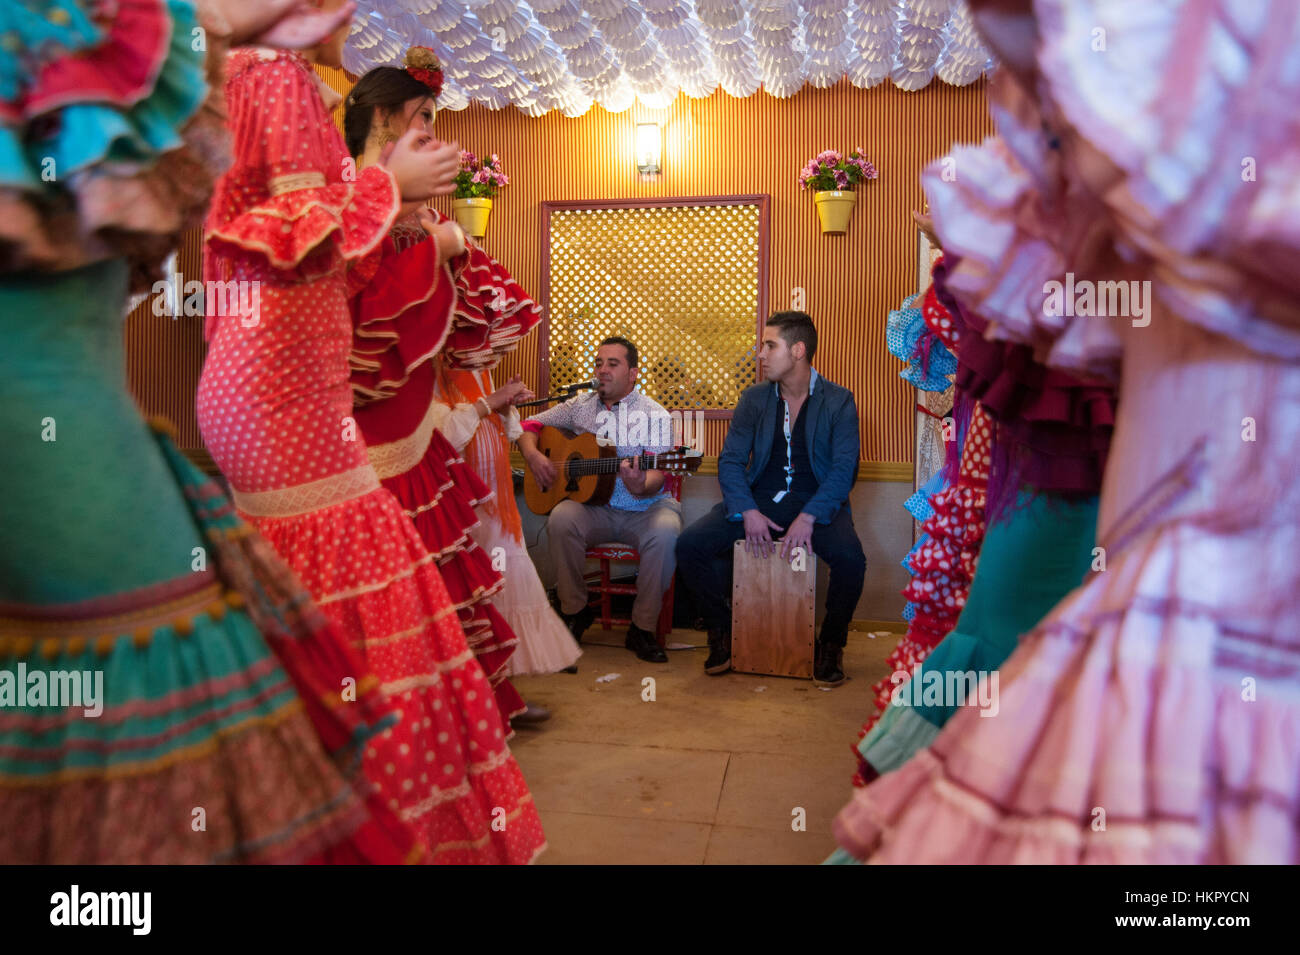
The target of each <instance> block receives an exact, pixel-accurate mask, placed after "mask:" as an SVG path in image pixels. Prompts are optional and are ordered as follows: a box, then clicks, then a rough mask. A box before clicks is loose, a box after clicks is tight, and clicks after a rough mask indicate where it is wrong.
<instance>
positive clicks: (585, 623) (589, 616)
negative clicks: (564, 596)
mask: <svg viewBox="0 0 1300 955" xmlns="http://www.w3.org/2000/svg"><path fill="white" fill-rule="evenodd" d="M560 618H561V619H562V620H563V621H564V625H565V626H566V627H568V628H569V633H571V634H573V639H574V640H576V641H578V642H579V643H582V635H583V634H584V633H586V632H587V628H588V627H590V626H591V623H592V621H593V620H595V619H596V611H595V610H593V609H592V608H591V604H587V606H585V607H583V608H582V609H581V610H579V611H578V612H577V613H561V614H560Z"/></svg>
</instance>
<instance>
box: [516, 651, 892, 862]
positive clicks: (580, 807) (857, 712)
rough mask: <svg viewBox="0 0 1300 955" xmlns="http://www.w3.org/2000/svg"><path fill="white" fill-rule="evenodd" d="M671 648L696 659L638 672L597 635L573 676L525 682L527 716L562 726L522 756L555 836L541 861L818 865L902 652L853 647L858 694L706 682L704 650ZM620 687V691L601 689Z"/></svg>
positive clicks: (531, 739) (528, 733)
mask: <svg viewBox="0 0 1300 955" xmlns="http://www.w3.org/2000/svg"><path fill="white" fill-rule="evenodd" d="M668 640H669V642H678V643H692V644H698V645H700V649H693V650H675V651H670V653H669V661H668V663H667V664H659V665H656V664H652V663H643V662H641V661H640V660H638V659H637V658H636V657H635V656H633V655H632V654H631V653H629V652H628V651H627V650H624V649H623V647H622V639H621V635H616V634H613V633H603V632H601V631H592V632H590V633H589V634H588V636H587V639H586V641H585V642H584V645H583V648H584V650H585V652H584V654H583V657H582V659H581V660H580V661H579V671H578V674H577V675H576V676H575V675H570V674H565V673H559V674H555V675H554V676H546V677H529V678H525V679H519V680H516V685H517V686H518V687H519V689H520V691H521V692H522V693H523V694H524V696H525V697H526V698H527V699H528V700H530V701H531V702H534V703H538V704H541V705H543V706H546V707H548V708H549V709H551V711H552V712H553V713H554V716H553V717H552V719H551V720H550V721H549V722H547V723H543V724H541V726H540V727H538V728H534V729H530V728H521V729H520V730H519V732H518V733H517V735H516V737H515V740H514V742H513V743H512V748H513V750H514V753H515V755H516V757H517V758H518V760H519V763H520V765H521V766H522V767H523V770H524V775H525V777H526V778H527V780H528V784H529V786H530V787H531V789H532V792H533V796H534V798H535V799H536V800H537V806H538V810H539V811H540V813H541V816H542V824H543V825H544V826H545V827H546V833H547V840H548V842H549V844H550V849H549V850H548V851H547V852H546V853H545V854H544V855H543V856H542V858H541V860H540V861H541V862H542V863H543V864H547V863H549V864H555V865H562V864H586V863H622V864H633V865H638V864H639V865H646V864H662V863H677V864H698V863H712V864H772V863H798V864H804V863H806V864H814V863H817V862H820V861H821V860H822V859H824V858H825V857H826V855H827V854H828V853H829V852H830V851H831V849H832V847H833V840H832V839H831V836H830V823H831V819H832V818H833V817H834V815H835V813H836V812H838V811H839V808H840V807H841V806H842V805H843V804H844V802H845V801H846V800H847V799H848V796H849V793H850V790H851V786H850V785H849V777H850V776H851V775H852V773H853V769H854V765H855V764H854V760H853V756H852V753H851V752H850V747H851V746H852V744H853V742H854V741H855V740H856V738H857V731H858V728H859V727H860V726H861V724H862V721H863V719H864V718H865V716H866V714H867V712H868V709H869V706H870V688H871V684H872V683H874V682H875V681H876V680H878V679H880V678H881V677H882V676H883V675H884V673H885V667H884V660H885V657H886V656H887V655H888V653H889V651H890V650H891V649H893V646H894V643H895V642H896V640H897V638H896V637H889V638H884V637H882V638H880V639H872V638H871V637H869V636H868V635H867V634H865V633H853V634H851V635H850V637H849V646H848V649H847V651H846V652H845V655H844V664H845V672H846V673H847V674H848V675H849V677H850V679H849V681H848V682H846V683H845V684H844V685H843V686H841V687H838V688H836V689H834V690H821V689H819V688H817V687H816V686H814V685H813V684H812V682H811V681H806V680H791V679H781V678H777V677H760V676H751V675H748V674H737V673H729V674H727V675H725V676H722V677H710V676H707V675H706V674H705V673H704V669H703V667H704V657H705V650H704V649H703V644H704V635H703V634H699V633H695V632H692V631H680V630H678V631H674V632H673V633H672V634H670V635H669V637H668ZM611 673H617V674H619V677H618V678H617V679H615V680H612V681H609V682H602V683H597V682H596V678H597V677H600V676H605V675H607V674H611ZM645 678H652V679H653V681H654V683H653V685H652V686H648V685H646V684H644V683H643V680H644V679H645ZM651 690H653V694H652V693H651ZM651 696H653V699H649V697H651ZM800 819H802V820H803V823H804V828H803V829H802V830H797V829H796V828H795V824H796V822H797V821H799V820H800Z"/></svg>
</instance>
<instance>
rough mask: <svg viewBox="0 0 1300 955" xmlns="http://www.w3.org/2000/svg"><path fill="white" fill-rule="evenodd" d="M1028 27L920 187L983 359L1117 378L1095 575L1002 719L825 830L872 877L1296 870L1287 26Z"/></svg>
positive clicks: (1297, 441)
mask: <svg viewBox="0 0 1300 955" xmlns="http://www.w3.org/2000/svg"><path fill="white" fill-rule="evenodd" d="M973 6H975V8H976V17H977V19H978V18H979V17H980V16H981V8H982V6H983V4H979V3H976V4H973ZM1033 15H1034V20H1035V24H1034V25H1035V28H1036V30H1037V34H1038V44H1037V46H1036V47H1035V50H1034V54H1033V59H1032V60H1031V61H1028V62H1021V60H1023V58H1024V57H1025V55H1026V54H1025V53H1024V52H1023V51H1020V52H1019V53H1018V52H1017V51H1016V50H1005V51H999V54H1000V55H1001V56H1002V58H1003V61H1004V62H1009V63H1012V64H1013V65H1016V66H1018V68H1019V73H1018V75H1015V76H1013V75H1012V74H1011V72H1010V71H1009V69H1007V68H1004V69H1003V71H1002V73H1001V74H1000V75H999V76H998V78H997V79H996V80H995V82H994V84H993V88H992V89H991V91H990V105H991V109H992V111H993V115H994V119H995V121H996V124H997V127H998V130H999V134H1000V136H999V138H997V139H994V140H991V141H989V142H988V143H986V144H984V145H982V146H980V147H958V148H957V149H956V150H955V152H954V158H955V159H956V161H957V165H958V168H960V169H961V170H962V173H961V175H960V176H959V177H958V180H957V181H954V182H944V181H943V179H942V176H941V174H940V170H938V169H937V168H934V169H931V170H929V171H928V172H927V174H926V176H925V185H926V192H927V196H928V198H929V201H930V206H931V210H932V213H933V217H934V221H935V224H936V229H937V231H938V233H939V235H940V237H941V239H942V241H943V243H944V248H945V249H946V250H947V251H948V252H949V253H951V254H955V255H957V256H960V257H961V261H960V264H959V265H958V266H957V267H956V268H955V269H954V271H953V273H952V275H951V276H950V278H949V281H948V288H949V289H950V290H951V291H952V292H953V293H954V294H955V295H956V296H957V297H958V298H959V299H960V300H961V301H962V302H963V304H964V305H966V306H968V307H969V308H971V309H972V310H973V311H975V312H977V313H979V314H980V315H981V316H983V317H984V318H986V319H988V320H989V322H990V326H989V328H988V329H987V330H986V332H985V335H986V337H988V338H990V339H996V338H1002V339H1009V340H1015V341H1021V342H1024V343H1027V344H1029V345H1031V346H1033V347H1034V349H1035V353H1036V355H1037V356H1038V357H1039V358H1041V359H1042V360H1043V361H1044V362H1045V363H1047V364H1048V365H1051V366H1054V367H1057V368H1061V369H1063V370H1066V371H1069V372H1071V373H1074V374H1079V375H1088V374H1101V375H1108V376H1110V377H1111V378H1112V379H1113V380H1117V381H1118V384H1119V406H1118V413H1117V418H1116V424H1115V430H1114V435H1113V440H1112V443H1111V446H1110V450H1109V454H1108V459H1107V463H1106V471H1105V475H1104V480H1103V484H1102V494H1101V505H1100V514H1099V518H1098V532H1099V533H1098V541H1099V544H1100V546H1101V547H1102V548H1103V549H1104V550H1103V552H1101V553H1100V554H1099V557H1101V558H1103V559H1104V564H1102V563H1098V564H1097V565H1096V566H1097V567H1098V569H1097V570H1096V571H1095V572H1094V573H1092V574H1091V575H1090V576H1089V578H1088V579H1087V580H1086V581H1085V582H1084V583H1083V584H1082V585H1081V586H1080V587H1078V588H1077V589H1076V590H1074V591H1073V592H1072V593H1071V594H1070V595H1069V596H1067V597H1066V598H1065V599H1064V600H1063V601H1062V602H1061V603H1060V604H1059V605H1057V607H1056V608H1055V609H1054V610H1053V611H1051V612H1050V613H1049V614H1048V615H1047V616H1046V618H1044V620H1043V621H1042V623H1041V624H1040V625H1039V626H1038V627H1037V628H1036V629H1034V630H1033V631H1032V632H1031V633H1029V634H1028V635H1026V636H1024V637H1023V638H1022V640H1021V642H1020V644H1019V646H1018V647H1017V649H1016V650H1015V651H1014V652H1013V653H1012V655H1011V656H1010V657H1009V658H1008V659H1007V661H1006V663H1005V665H1004V666H1003V668H1002V671H1001V693H1000V701H999V702H1000V708H999V712H998V715H997V716H996V717H994V718H983V717H981V716H980V714H979V713H978V712H977V710H976V709H974V708H963V710H962V711H961V712H959V713H958V714H957V715H956V716H954V717H953V718H952V719H951V720H950V721H949V722H948V724H947V725H946V727H945V728H944V730H943V731H942V732H941V733H940V734H939V735H938V736H937V737H936V738H935V740H934V742H933V743H932V744H931V745H930V746H929V747H928V748H926V749H923V750H921V751H920V752H919V753H918V754H917V755H916V756H914V757H913V758H912V759H911V760H910V761H909V762H907V763H905V764H904V765H903V766H902V767H901V768H899V769H897V770H895V771H894V772H891V773H887V774H886V775H884V776H882V777H881V778H880V779H878V780H877V781H876V782H874V783H873V784H871V785H869V786H867V787H865V788H863V789H861V790H859V791H858V792H857V793H856V794H855V797H854V799H853V800H852V802H851V803H850V804H849V805H848V806H846V807H845V809H844V810H842V812H841V813H840V815H839V816H838V818H837V820H836V823H835V835H836V838H837V840H838V841H839V843H840V845H841V846H843V847H844V848H845V849H846V850H848V851H849V852H850V853H851V854H852V855H853V856H855V857H857V858H859V859H865V860H867V861H871V862H886V863H888V862H916V863H934V862H958V863H970V862H981V863H1080V862H1087V863H1185V864H1215V863H1291V864H1295V863H1297V862H1300V838H1298V826H1297V819H1298V818H1300V817H1298V814H1297V802H1298V801H1300V561H1297V554H1300V483H1298V482H1296V480H1295V461H1296V459H1297V456H1300V270H1297V269H1296V267H1295V263H1296V260H1297V256H1300V192H1297V185H1296V184H1297V183H1300V111H1297V110H1296V109H1295V103H1296V102H1298V101H1300V7H1297V6H1296V5H1295V4H1294V3H1292V2H1285V0H1282V2H1261V3H1258V4H1252V5H1249V7H1244V6H1243V7H1240V8H1232V7H1228V6H1225V5H1221V4H1181V5H1175V4H1121V3H1103V2H1087V0H1083V2H1080V0H1071V2H1069V3H1068V4H1067V3H1064V2H1062V0H1038V2H1036V3H1034V4H1033ZM1103 22H1104V23H1106V24H1107V26H1108V28H1109V29H1108V35H1109V37H1110V40H1111V44H1110V48H1109V50H1108V52H1107V54H1106V55H1105V56H1098V55H1097V54H1095V53H1093V52H1091V51H1090V50H1089V48H1088V45H1087V44H1086V43H1085V44H1080V43H1079V42H1078V37H1079V36H1087V35H1088V31H1089V30H1090V29H1091V27H1092V26H1093V25H1095V24H1097V23H1103ZM1227 63H1231V64H1232V68H1231V69H1225V68H1222V67H1223V66H1224V64H1227ZM1031 91H1032V92H1031ZM1229 155H1230V156H1232V157H1236V156H1243V157H1251V158H1252V159H1253V160H1254V161H1253V163H1251V164H1249V168H1248V167H1247V166H1246V165H1239V164H1238V163H1237V161H1236V160H1235V159H1232V160H1226V159H1225V157H1227V156H1229ZM1246 173H1249V174H1248V175H1247V174H1246ZM1120 281H1122V282H1126V283H1137V284H1136V285H1133V284H1129V285H1127V286H1126V287H1125V288H1126V289H1127V291H1128V292H1129V296H1128V304H1127V307H1124V300H1123V298H1121V297H1120V292H1119V287H1118V286H1101V285H1100V284H1099V283H1101V282H1120ZM1054 282H1055V283H1060V284H1059V286H1058V285H1053V284H1051V283H1054ZM1143 283H1149V284H1143ZM1066 289H1071V290H1072V291H1073V294H1072V295H1070V296H1068V299H1069V302H1070V306H1069V307H1067V306H1066V304H1065V302H1066V299H1067V295H1066V294H1065V290H1066ZM1103 295H1104V296H1105V297H1106V299H1107V302H1108V305H1107V307H1106V309H1105V312H1106V313H1108V314H1098V309H1097V302H1098V299H1099V298H1100V297H1101V296H1103ZM1090 298H1091V301H1090ZM1111 302H1113V303H1114V304H1115V305H1116V306H1118V307H1112V306H1111V304H1110V303H1111ZM1101 567H1104V569H1100V568H1101ZM1025 572H1026V573H1027V574H1028V573H1032V572H1033V571H1032V568H1026V569H1025Z"/></svg>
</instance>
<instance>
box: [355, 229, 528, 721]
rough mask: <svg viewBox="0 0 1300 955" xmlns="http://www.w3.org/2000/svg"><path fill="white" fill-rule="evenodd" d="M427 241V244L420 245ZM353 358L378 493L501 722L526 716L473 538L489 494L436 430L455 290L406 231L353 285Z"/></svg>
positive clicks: (495, 580)
mask: <svg viewBox="0 0 1300 955" xmlns="http://www.w3.org/2000/svg"><path fill="white" fill-rule="evenodd" d="M421 236H424V237H426V239H425V240H424V241H421V240H420V237H421ZM349 284H350V286H351V287H352V288H353V289H354V290H355V291H354V294H353V295H352V296H351V299H350V302H349V308H350V312H351V315H352V320H353V343H352V352H351V355H350V356H349V365H350V368H351V382H352V389H353V396H354V401H355V402H356V410H355V414H356V418H357V422H358V423H359V424H360V426H361V430H362V433H363V434H364V435H365V439H366V446H367V449H368V451H369V455H370V462H371V464H372V465H374V467H375V471H376V473H377V474H378V475H379V478H380V480H381V481H382V482H383V486H384V487H385V488H386V489H388V490H389V491H391V492H392V493H393V495H394V496H395V497H396V498H397V500H398V501H399V502H400V503H401V505H402V509H403V510H404V511H405V512H406V513H407V515H408V516H409V517H410V518H411V519H412V520H413V521H414V522H415V526H416V529H417V530H418V531H419V533H420V537H421V539H422V540H423V541H424V545H425V547H427V548H428V549H429V551H430V552H432V553H433V554H434V555H435V557H436V559H437V561H438V565H439V571H440V572H441V573H442V576H443V581H444V582H445V583H446V585H447V590H448V592H449V593H450V595H451V599H452V601H453V602H454V603H455V605H456V609H457V613H458V614H459V616H460V623H461V627H462V628H463V630H464V632H465V637H466V639H467V640H468V641H469V645H470V648H471V649H473V651H474V653H475V655H476V656H477V657H478V662H479V665H480V666H482V667H483V670H484V672H485V673H486V674H487V677H488V680H489V681H490V682H491V684H492V689H493V692H494V693H495V694H496V698H497V706H498V707H499V708H500V710H501V712H502V713H503V714H504V715H505V717H506V718H507V720H508V719H509V718H511V717H513V716H516V715H517V714H519V713H521V712H523V711H524V709H525V703H524V701H523V698H522V697H521V696H520V695H519V692H518V691H517V690H516V689H515V688H514V685H513V684H511V683H510V681H509V679H508V678H507V667H508V665H509V661H510V658H511V656H512V655H513V653H515V652H516V648H517V644H518V640H517V638H516V635H515V632H514V630H512V629H511V627H510V625H509V624H508V623H507V622H506V620H505V618H504V617H503V616H502V615H501V613H500V612H499V611H498V610H497V608H496V607H495V606H493V602H492V599H491V598H492V597H493V596H494V595H496V594H499V593H500V592H501V589H502V587H503V585H504V580H503V578H502V575H501V573H500V572H499V571H498V570H497V569H496V568H495V567H494V566H493V561H492V558H490V557H489V556H488V554H487V553H486V552H485V551H484V550H483V549H482V548H481V547H480V546H479V544H478V542H477V541H475V540H474V538H473V537H472V536H471V534H470V532H471V531H472V529H473V528H475V527H476V526H478V524H479V517H478V514H476V513H475V510H474V508H475V506H477V505H479V504H483V503H486V502H487V501H489V500H490V499H491V498H492V490H491V488H489V487H488V485H487V484H485V483H484V481H483V479H482V478H480V477H479V476H478V474H476V473H475V472H474V470H473V469H472V468H470V467H469V466H468V465H467V464H466V463H465V461H464V460H463V459H462V458H461V456H460V454H459V453H458V452H457V451H456V449H455V448H454V447H453V446H452V445H451V443H450V442H448V441H447V439H446V438H445V437H444V436H443V434H442V432H441V431H440V430H439V429H438V427H437V423H438V414H439V412H440V411H441V408H440V407H439V406H438V405H437V402H436V401H435V398H434V374H435V372H434V364H433V359H434V358H435V357H436V356H437V355H438V353H439V351H440V350H441V349H442V347H443V345H444V343H445V342H446V340H447V336H448V334H449V332H450V330H451V326H452V312H453V309H454V307H455V302H456V297H457V290H456V289H455V287H454V286H453V284H452V277H451V270H450V269H449V268H448V267H447V266H446V265H441V266H440V265H439V264H438V247H437V243H436V242H435V241H434V240H432V239H429V238H427V233H425V232H424V230H423V229H421V228H418V227H411V226H409V225H407V224H406V223H399V225H398V226H397V227H396V228H395V229H394V230H393V231H392V232H390V234H389V235H388V236H387V237H385V239H384V241H383V243H382V245H381V247H380V249H379V250H378V251H376V253H374V254H373V255H371V256H369V257H368V258H367V260H366V261H365V262H364V263H362V264H361V265H360V266H359V267H358V268H356V269H354V270H353V273H352V275H351V276H350V277H349Z"/></svg>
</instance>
